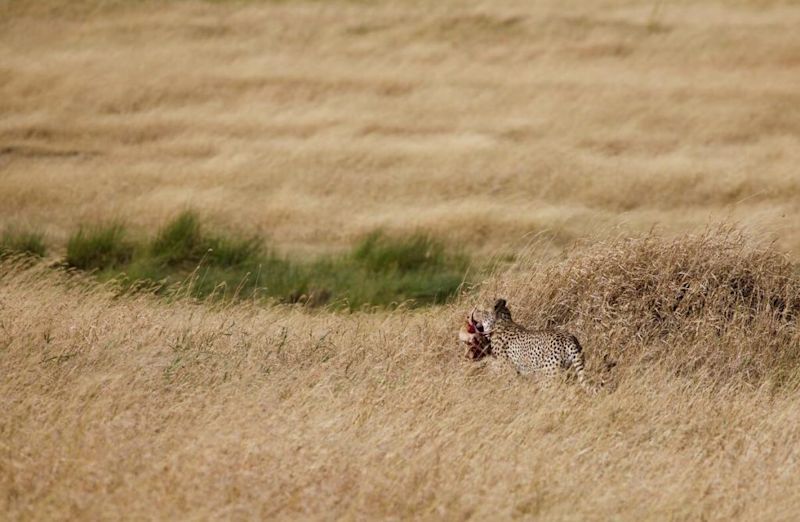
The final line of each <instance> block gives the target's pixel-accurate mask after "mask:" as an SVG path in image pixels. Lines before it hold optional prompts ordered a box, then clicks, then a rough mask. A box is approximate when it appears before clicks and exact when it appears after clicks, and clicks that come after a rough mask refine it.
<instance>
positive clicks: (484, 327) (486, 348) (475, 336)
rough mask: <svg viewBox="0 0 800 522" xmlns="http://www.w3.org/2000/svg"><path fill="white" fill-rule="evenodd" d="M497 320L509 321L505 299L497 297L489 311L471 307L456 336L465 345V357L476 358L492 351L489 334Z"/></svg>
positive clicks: (508, 311)
mask: <svg viewBox="0 0 800 522" xmlns="http://www.w3.org/2000/svg"><path fill="white" fill-rule="evenodd" d="M497 321H511V311H510V310H509V309H508V306H506V300H505V299H498V300H497V301H496V302H495V304H494V308H493V310H491V311H487V310H479V309H477V308H473V309H472V312H470V313H469V315H468V316H467V322H466V324H465V325H464V326H463V327H462V328H461V331H460V332H459V333H458V338H459V339H460V340H461V341H462V342H463V343H464V344H466V345H467V350H466V352H465V353H464V355H465V356H466V357H468V358H470V359H473V360H477V359H482V358H483V357H485V356H487V355H490V354H491V353H492V344H491V339H490V336H491V333H492V331H493V329H494V326H495V324H496V323H497Z"/></svg>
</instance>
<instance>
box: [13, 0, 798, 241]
mask: <svg viewBox="0 0 800 522" xmlns="http://www.w3.org/2000/svg"><path fill="white" fill-rule="evenodd" d="M76 4H77V5H76ZM0 5H1V4H0ZM81 6H82V8H81ZM104 6H105V7H104ZM108 6H110V7H108ZM3 13H4V15H5V16H2V18H3V22H2V24H1V25H0V64H2V65H0V114H2V118H0V168H2V170H3V175H2V176H0V198H1V199H0V223H2V224H8V223H11V224H23V225H25V224H29V225H35V226H39V227H41V228H43V229H45V231H46V232H48V234H49V235H50V236H51V238H52V240H53V241H56V242H59V243H60V244H63V243H64V242H65V240H66V237H67V236H68V234H69V233H71V232H72V231H73V230H75V228H76V225H77V224H79V223H81V222H87V221H88V222H93V221H98V220H106V219H109V218H123V219H125V220H129V221H131V222H132V223H134V224H135V225H137V226H139V227H141V229H142V230H143V232H149V231H151V230H152V229H153V228H154V227H155V226H157V225H158V224H160V223H163V222H164V221H166V220H167V219H168V218H170V217H172V216H174V215H175V214H176V213H177V212H178V211H180V210H183V209H184V208H185V207H186V206H192V207H195V208H196V209H197V210H199V211H200V212H201V213H203V214H204V215H206V214H207V215H211V216H212V218H213V219H214V220H215V221H217V222H218V223H219V224H221V225H230V226H235V227H237V228H240V229H244V230H245V231H246V232H258V233H263V234H265V235H267V236H269V237H270V238H271V240H272V241H273V242H274V243H275V244H276V245H278V246H279V247H281V248H285V249H287V250H301V251H314V250H320V249H331V248H340V247H343V246H346V245H349V244H351V243H352V241H353V240H354V239H355V238H358V237H361V236H363V235H364V234H365V233H367V232H369V231H372V230H373V229H375V228H376V227H384V228H387V229H389V230H394V231H402V232H405V231H409V230H415V229H417V228H423V229H427V230H430V231H432V232H434V233H438V234H440V235H449V236H450V237H451V238H452V240H453V241H459V242H462V243H464V242H466V243H469V244H471V245H472V246H473V247H475V248H476V249H480V250H481V251H482V252H484V253H488V252H492V251H494V249H496V248H498V247H503V248H511V247H515V246H518V245H520V244H523V243H525V242H526V241H527V238H528V237H529V236H530V235H531V234H535V233H540V232H543V231H545V232H546V233H547V234H548V235H549V236H550V237H552V238H553V240H554V241H553V244H552V245H551V247H553V248H556V249H560V248H563V247H564V246H565V245H568V244H569V243H571V242H572V240H573V239H574V238H576V237H587V236H588V237H597V236H604V235H607V234H608V233H609V232H610V233H612V234H615V233H616V232H615V229H617V228H618V227H622V229H623V230H635V231H644V230H647V229H649V228H650V227H651V226H652V225H653V224H659V225H660V226H662V227H663V228H664V229H665V231H666V232H683V231H685V230H687V229H697V228H701V227H702V226H703V225H704V224H705V223H707V222H708V220H709V219H714V220H733V221H737V222H741V223H742V224H743V225H744V226H746V227H748V228H751V229H754V230H757V231H758V233H759V234H760V233H769V234H772V235H774V236H775V237H777V238H778V240H779V242H780V246H781V248H782V249H783V250H785V251H789V252H791V253H792V254H793V255H794V256H798V255H800V232H798V230H800V228H798V227H797V226H796V225H797V222H798V220H800V206H798V205H800V203H798V202H799V201H800V174H798V170H797V167H796V166H797V164H798V163H799V162H800V147H798V136H799V135H800V32H798V31H797V27H798V25H800V8H798V7H797V5H796V4H793V3H790V2H787V3H782V2H735V3H728V4H726V5H721V4H719V3H715V2H679V3H669V4H662V3H660V2H656V3H655V4H654V3H653V2H642V3H637V2H628V1H601V2H562V1H558V2H556V1H544V2H537V3H535V4H532V3H529V2H523V1H505V2H491V3H488V2H478V1H466V2H428V1H414V2H401V3H389V2H385V3H383V2H381V3H377V4H374V3H361V2H309V3H305V2H272V3H270V2H244V3H238V2H231V3H226V2H223V3H198V2H138V3H132V4H130V3H129V4H126V3H125V2H101V1H99V0H98V1H89V2H86V1H83V2H74V1H66V0H48V1H44V2H35V3H32V2H25V1H20V0H11V1H6V2H5V7H4V11H3ZM489 231H492V234H488V232H489Z"/></svg>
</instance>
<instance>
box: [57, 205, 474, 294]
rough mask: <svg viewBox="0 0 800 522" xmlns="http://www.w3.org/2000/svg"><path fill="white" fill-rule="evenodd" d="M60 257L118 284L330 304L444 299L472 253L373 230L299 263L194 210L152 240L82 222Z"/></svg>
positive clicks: (427, 239) (460, 277) (461, 278)
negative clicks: (209, 223) (220, 228)
mask: <svg viewBox="0 0 800 522" xmlns="http://www.w3.org/2000/svg"><path fill="white" fill-rule="evenodd" d="M66 262H67V264H68V265H69V266H71V267H74V268H78V269H82V270H96V271H97V275H98V277H99V278H100V279H101V280H117V281H118V282H119V283H120V284H121V287H122V288H123V289H126V290H130V289H134V288H142V287H144V288H149V289H154V290H155V291H157V292H159V293H163V294H169V293H170V292H176V291H181V292H188V293H189V294H190V295H193V296H196V297H207V296H212V295H213V296H218V297H223V298H234V297H260V298H272V299H277V300H278V301H281V302H286V303H302V304H307V305H310V306H322V305H328V306H332V307H334V308H351V309H355V308H361V307H364V306H379V307H387V306H389V307H391V306H396V305H399V304H401V303H405V304H409V305H411V306H420V305H428V304H437V303H444V302H445V301H446V300H447V299H448V298H449V297H451V296H453V295H455V294H456V292H457V291H458V289H459V287H460V286H461V284H462V283H463V282H464V278H465V274H466V271H467V267H468V266H469V260H468V259H467V257H466V256H464V255H462V254H458V253H456V254H450V253H448V252H447V251H446V248H445V246H444V244H443V243H441V242H440V241H438V240H436V239H434V238H432V237H430V236H428V235H425V234H421V233H417V234H414V235H411V236H408V237H397V238H395V237H390V236H388V235H386V234H384V233H382V232H375V233H372V234H370V235H369V236H367V237H366V238H364V239H363V240H362V241H361V242H359V243H358V244H357V245H355V247H354V248H353V249H352V250H351V251H350V252H346V253H343V254H339V255H328V256H322V257H319V258H317V259H315V260H313V261H310V262H299V261H296V260H293V259H291V258H290V257H286V256H280V255H278V254H277V253H275V252H274V251H272V250H269V249H266V248H265V247H264V246H263V241H262V240H261V239H260V238H258V237H247V238H241V237H236V236H234V235H232V234H225V235H223V234H219V233H214V232H212V231H209V230H208V229H207V228H206V227H205V226H204V225H203V223H202V222H201V219H200V218H199V217H198V215H197V214H195V213H194V212H191V211H186V212H183V213H181V214H180V215H178V216H177V217H175V218H174V219H173V220H172V221H170V222H169V223H167V224H166V225H165V226H163V227H162V228H161V230H159V232H158V233H157V234H156V235H155V237H154V238H152V239H151V240H149V241H142V242H139V243H134V242H132V241H130V240H129V239H127V235H126V231H125V228H124V226H122V225H121V224H114V225H109V226H102V227H88V228H87V227H84V228H81V229H80V230H79V231H78V232H77V233H76V234H75V235H74V236H73V237H72V238H71V239H70V241H69V244H68V247H67V259H66Z"/></svg>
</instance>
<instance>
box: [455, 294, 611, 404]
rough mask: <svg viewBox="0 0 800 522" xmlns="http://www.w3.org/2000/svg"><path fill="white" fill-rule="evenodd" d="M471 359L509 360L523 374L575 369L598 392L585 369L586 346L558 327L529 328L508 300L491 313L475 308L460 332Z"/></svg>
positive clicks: (590, 389)
mask: <svg viewBox="0 0 800 522" xmlns="http://www.w3.org/2000/svg"><path fill="white" fill-rule="evenodd" d="M459 339H460V340H461V341H462V342H464V343H465V344H466V345H467V350H466V352H465V355H466V356H467V357H469V358H471V359H480V358H482V357H486V356H489V355H490V356H492V357H497V358H499V359H504V360H507V361H508V362H510V363H511V365H512V366H513V367H514V368H515V369H516V371H517V373H518V374H520V375H532V374H534V373H539V374H543V375H544V376H546V377H552V376H554V375H555V374H556V373H557V372H558V370H559V369H569V368H574V369H575V373H576V374H577V377H578V382H579V383H580V384H581V386H583V388H584V389H585V390H586V391H588V392H589V393H591V394H595V393H596V392H597V388H596V387H594V386H592V385H591V384H590V383H589V382H588V380H587V378H586V376H585V372H584V361H583V349H582V348H581V345H580V343H579V342H578V339H577V338H576V337H575V336H574V335H572V334H569V333H566V332H561V331H557V330H528V329H526V328H525V327H523V326H521V325H519V324H517V323H516V322H514V320H513V319H512V318H511V311H510V310H509V309H508V306H507V305H506V300H505V299H498V300H497V301H496V302H495V304H494V309H493V310H492V311H491V312H487V311H485V310H474V309H473V311H472V313H471V314H470V315H469V318H468V319H467V324H466V325H465V326H464V327H462V329H461V331H460V332H459Z"/></svg>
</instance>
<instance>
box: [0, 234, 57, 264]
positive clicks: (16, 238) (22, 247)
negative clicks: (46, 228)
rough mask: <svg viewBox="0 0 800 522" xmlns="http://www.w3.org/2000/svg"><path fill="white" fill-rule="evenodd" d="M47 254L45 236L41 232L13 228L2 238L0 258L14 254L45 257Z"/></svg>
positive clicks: (0, 240)
mask: <svg viewBox="0 0 800 522" xmlns="http://www.w3.org/2000/svg"><path fill="white" fill-rule="evenodd" d="M46 253H47V248H46V247H45V244H44V234H42V233H41V232H35V231H24V230H16V229H13V228H12V229H7V230H6V231H5V232H3V236H2V238H0V257H5V256H8V255H14V254H24V255H28V256H34V257H44V256H45V254H46Z"/></svg>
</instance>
